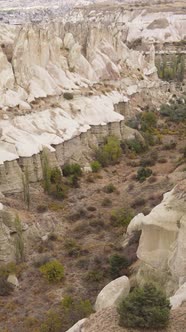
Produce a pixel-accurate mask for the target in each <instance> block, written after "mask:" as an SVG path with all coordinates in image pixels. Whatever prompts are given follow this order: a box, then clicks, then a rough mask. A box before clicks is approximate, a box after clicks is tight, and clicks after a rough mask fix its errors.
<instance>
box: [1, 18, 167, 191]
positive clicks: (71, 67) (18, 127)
mask: <svg viewBox="0 0 186 332" xmlns="http://www.w3.org/2000/svg"><path fill="white" fill-rule="evenodd" d="M67 21H68V18H67ZM75 27H77V30H78V29H79V27H78V23H77V24H75V25H74V26H73V29H72V30H70V28H69V29H68V23H65V22H63V23H62V22H56V23H45V24H43V25H33V24H27V25H23V26H8V25H2V29H1V32H0V40H1V48H0V56H1V60H2V61H1V66H0V70H1V75H0V77H1V78H0V107H1V111H0V116H1V120H0V128H1V131H0V164H1V166H0V168H1V180H0V190H2V191H3V192H7V191H9V192H12V191H13V190H20V188H21V187H22V184H21V168H22V169H23V168H24V167H23V164H24V158H31V159H33V160H32V161H29V162H28V163H29V164H30V165H31V164H32V165H33V166H32V170H31V171H30V180H31V181H37V180H40V179H41V177H42V170H41V162H40V156H39V154H40V153H41V151H42V150H43V148H48V149H49V151H50V152H52V154H51V155H52V156H55V157H52V159H54V160H55V162H53V164H57V163H58V164H59V165H62V164H64V163H65V162H67V161H69V160H77V159H78V160H79V159H82V158H81V156H82V150H84V151H85V146H86V148H87V150H86V153H85V154H87V155H88V152H89V151H88V150H89V147H88V146H89V138H87V141H88V143H85V140H84V142H83V143H80V144H79V143H78V146H79V147H80V148H79V150H77V149H76V157H74V150H73V146H75V144H72V141H76V143H77V142H81V136H83V133H86V132H87V137H89V136H90V134H89V132H88V131H89V130H90V129H91V126H99V128H100V134H98V135H100V137H101V136H103V135H102V131H103V132H104V131H105V130H102V128H103V127H104V126H106V127H107V128H110V127H112V123H113V127H114V126H116V127H118V128H117V129H116V130H115V132H116V134H117V136H118V137H121V136H122V135H121V133H120V123H121V121H123V120H124V117H123V115H121V114H118V113H117V112H116V111H115V110H116V106H117V105H118V104H119V103H128V102H129V100H130V98H132V96H133V95H135V94H136V93H141V94H143V91H144V90H147V91H149V94H150V95H152V94H153V90H152V87H154V89H155V90H156V93H155V95H154V97H153V98H152V99H154V100H158V98H157V95H158V94H159V96H162V95H163V94H164V91H165V90H166V84H164V83H162V82H161V81H159V80H158V78H157V74H156V67H155V63H154V47H153V45H152V46H151V47H150V56H149V59H148V61H147V60H146V59H145V56H144V55H143V54H142V52H138V51H133V50H130V49H129V48H128V47H127V46H126V45H125V44H124V43H123V41H122V39H121V36H120V34H119V30H118V27H117V24H116V27H117V28H116V30H117V33H116V31H115V30H114V29H110V28H109V29H107V25H105V26H103V25H102V24H101V25H100V26H98V27H95V26H94V27H92V26H91V24H90V26H89V27H87V29H86V30H85V32H83V34H84V35H85V36H86V37H85V39H86V45H85V44H84V42H83V41H82V40H81V33H80V34H78V33H77V31H76V32H74V31H73V30H75ZM82 29H83V26H82ZM70 31H71V32H70ZM81 42H82V43H81ZM164 86H165V89H164ZM163 90H164V91H163ZM65 92H70V93H71V95H70V100H69V98H63V95H64V97H65V94H64V93H65ZM67 97H68V96H67ZM52 98H53V99H52ZM159 99H161V97H160V98H159ZM51 101H52V102H51ZM37 104H39V105H40V106H41V107H39V108H38V107H37ZM19 114H20V116H19ZM110 124H111V125H110ZM92 130H93V131H94V129H92ZM110 132H112V130H110V129H107V130H106V131H105V133H104V135H105V136H106V134H108V133H110ZM67 141H69V143H66V144H69V146H70V149H65V148H61V145H63V143H64V142H67ZM92 142H94V139H93V140H92ZM96 144H97V141H96V143H95V145H96ZM59 151H61V152H60V153H61V154H60V153H59ZM64 151H65V152H64ZM66 151H68V153H67V152H66ZM77 151H78V152H77ZM77 155H78V157H77ZM20 166H21V167H20ZM14 170H15V171H14ZM15 174H16V175H15Z"/></svg>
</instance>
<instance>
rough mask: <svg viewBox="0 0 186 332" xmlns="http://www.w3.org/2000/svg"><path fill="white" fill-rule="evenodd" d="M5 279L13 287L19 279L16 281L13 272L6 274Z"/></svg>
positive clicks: (17, 283) (16, 285) (17, 284)
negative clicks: (6, 277)
mask: <svg viewBox="0 0 186 332" xmlns="http://www.w3.org/2000/svg"><path fill="white" fill-rule="evenodd" d="M7 281H8V282H9V283H10V284H12V285H14V286H15V287H19V281H18V279H17V277H16V275H15V274H10V275H9V276H8V279H7Z"/></svg>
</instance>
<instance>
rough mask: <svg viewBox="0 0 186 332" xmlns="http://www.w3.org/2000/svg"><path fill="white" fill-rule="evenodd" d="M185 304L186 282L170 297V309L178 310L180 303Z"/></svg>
mask: <svg viewBox="0 0 186 332" xmlns="http://www.w3.org/2000/svg"><path fill="white" fill-rule="evenodd" d="M184 302H186V282H185V283H184V284H183V285H182V286H181V287H180V288H179V289H178V290H177V291H176V293H175V294H174V295H173V296H171V297H170V304H171V306H172V307H171V309H172V310H174V309H177V308H179V307H180V306H181V305H182V303H184Z"/></svg>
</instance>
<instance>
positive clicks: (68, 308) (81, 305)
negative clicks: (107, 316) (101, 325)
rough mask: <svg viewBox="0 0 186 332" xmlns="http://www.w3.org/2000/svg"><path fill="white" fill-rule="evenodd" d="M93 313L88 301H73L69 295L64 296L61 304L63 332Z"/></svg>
mask: <svg viewBox="0 0 186 332" xmlns="http://www.w3.org/2000/svg"><path fill="white" fill-rule="evenodd" d="M92 312H93V308H92V305H91V303H90V301H89V300H83V299H75V298H72V297H71V296H69V295H66V296H64V298H63V300H62V302H61V317H62V321H63V327H64V328H65V331H66V330H67V329H68V328H70V327H71V326H72V325H73V324H75V323H76V322H77V321H79V320H81V319H82V318H85V317H88V316H89V315H90V314H91V313H92Z"/></svg>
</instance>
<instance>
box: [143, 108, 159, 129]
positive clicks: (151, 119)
mask: <svg viewBox="0 0 186 332" xmlns="http://www.w3.org/2000/svg"><path fill="white" fill-rule="evenodd" d="M140 120H141V130H142V131H145V132H146V131H147V132H149V131H152V129H153V128H156V125H157V116H156V114H155V113H154V112H150V111H149V112H143V113H142V114H141V117H140Z"/></svg>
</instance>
